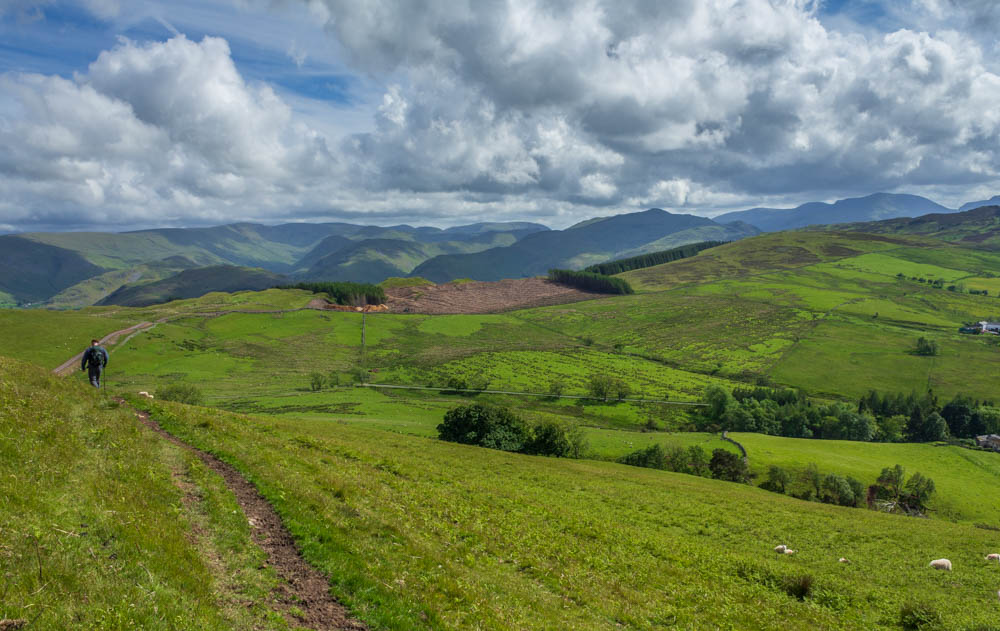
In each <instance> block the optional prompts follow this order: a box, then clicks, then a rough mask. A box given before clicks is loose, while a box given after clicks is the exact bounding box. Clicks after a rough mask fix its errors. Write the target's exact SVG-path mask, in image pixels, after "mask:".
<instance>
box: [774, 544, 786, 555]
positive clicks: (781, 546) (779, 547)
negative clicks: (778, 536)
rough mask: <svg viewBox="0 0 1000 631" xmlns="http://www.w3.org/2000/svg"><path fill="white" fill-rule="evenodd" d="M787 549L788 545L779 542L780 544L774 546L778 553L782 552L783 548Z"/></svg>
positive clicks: (783, 551)
mask: <svg viewBox="0 0 1000 631" xmlns="http://www.w3.org/2000/svg"><path fill="white" fill-rule="evenodd" d="M787 549H788V546H786V545H785V544H781V545H780V546H774V551H775V552H777V553H778V554H784V553H785V550H787Z"/></svg>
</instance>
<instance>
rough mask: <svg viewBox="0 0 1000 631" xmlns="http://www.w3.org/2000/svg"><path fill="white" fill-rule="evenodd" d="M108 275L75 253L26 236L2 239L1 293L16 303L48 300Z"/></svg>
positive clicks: (5, 236) (0, 245)
mask: <svg viewBox="0 0 1000 631" xmlns="http://www.w3.org/2000/svg"><path fill="white" fill-rule="evenodd" d="M104 272H105V270H104V269H103V268H101V267H98V266H97V265H94V264H93V263H91V262H89V261H87V260H86V259H85V258H83V257H82V256H80V254H78V253H77V252H74V251H72V250H67V249H65V248H60V247H58V246H53V245H48V244H45V243H37V242H34V241H31V240H30V239H26V238H24V237H22V236H14V235H4V236H0V294H7V295H8V296H9V298H8V300H9V301H10V302H13V303H15V304H23V303H30V302H38V301H42V300H45V299H46V298H48V297H49V296H52V295H54V294H57V293H59V292H60V291H63V290H64V289H66V288H67V287H70V286H72V285H74V284H76V283H78V282H80V281H82V280H86V279H87V278H90V277H92V276H97V275H98V274H102V273H104Z"/></svg>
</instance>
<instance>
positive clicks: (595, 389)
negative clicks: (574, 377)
mask: <svg viewBox="0 0 1000 631" xmlns="http://www.w3.org/2000/svg"><path fill="white" fill-rule="evenodd" d="M587 386H588V390H589V391H590V396H592V397H593V398H595V399H600V400H602V401H607V400H608V397H609V396H611V393H612V392H614V387H615V380H614V378H613V377H610V376H608V375H604V374H599V375H591V377H590V383H588V384H587Z"/></svg>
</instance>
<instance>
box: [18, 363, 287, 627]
mask: <svg viewBox="0 0 1000 631" xmlns="http://www.w3.org/2000/svg"><path fill="white" fill-rule="evenodd" d="M0 375H2V376H0V568H2V577H0V584H2V588H0V620H23V621H26V622H28V623H30V624H29V625H28V626H27V627H26V628H31V629H136V628H141V629H164V630H166V629H191V630H192V631H200V630H204V629H213V630H214V629H248V628H254V629H287V628H288V621H286V620H285V619H284V618H283V617H282V616H281V615H279V614H278V613H276V612H275V611H274V610H272V609H269V608H268V607H267V605H266V602H267V600H268V599H267V595H268V593H269V592H270V591H271V590H272V589H274V588H275V586H276V585H277V579H276V577H275V576H274V575H273V574H272V573H271V572H270V571H268V570H261V569H260V567H261V562H262V560H263V553H262V552H261V551H260V550H259V549H258V548H256V546H254V545H253V544H252V542H251V541H250V533H249V527H248V525H247V520H246V517H245V516H244V515H243V513H242V511H241V510H239V507H238V505H237V504H236V501H235V498H234V497H233V496H232V495H231V494H230V493H229V492H228V491H227V490H226V489H225V486H224V485H223V483H222V481H221V479H220V478H218V476H216V475H215V474H214V473H212V472H210V471H208V470H207V469H206V468H205V467H204V466H203V465H202V464H201V462H200V461H199V460H197V459H195V458H194V457H193V456H191V455H190V454H188V453H187V452H182V451H180V450H179V449H177V448H176V447H174V446H173V445H171V444H170V443H167V442H165V441H163V440H162V439H160V438H159V437H156V436H154V435H153V434H152V432H150V431H148V430H146V429H145V428H142V427H141V426H140V425H138V423H137V422H136V421H135V418H134V416H133V415H132V413H131V412H130V411H127V410H125V409H121V408H118V406H117V405H116V404H113V403H111V402H109V401H108V399H106V398H104V397H102V396H100V395H98V394H97V393H95V392H93V391H91V389H89V388H88V389H84V388H83V387H78V386H75V385H73V384H71V383H66V382H64V381H61V380H57V379H56V378H54V377H51V376H49V375H47V374H46V371H45V370H44V369H41V368H37V367H34V366H29V365H28V364H24V363H21V362H16V361H13V360H10V359H7V358H3V357H0ZM176 481H180V482H176ZM178 484H182V485H183V486H185V488H186V489H187V491H182V490H181V489H180V488H179V486H178Z"/></svg>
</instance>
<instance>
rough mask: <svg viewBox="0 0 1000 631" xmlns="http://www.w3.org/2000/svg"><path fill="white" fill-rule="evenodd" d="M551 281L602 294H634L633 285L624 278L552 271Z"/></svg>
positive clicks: (559, 270)
mask: <svg viewBox="0 0 1000 631" xmlns="http://www.w3.org/2000/svg"><path fill="white" fill-rule="evenodd" d="M549 280H550V281H552V282H553V283H559V284H560V285H569V286H570V287H576V288H577V289H582V290H584V291H593V292H596V293H601V294H632V293H635V291H634V290H633V289H632V285H629V284H628V281H626V280H625V279H623V278H616V277H614V276H605V275H603V274H595V273H594V272H575V271H573V270H568V269H550V270H549Z"/></svg>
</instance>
